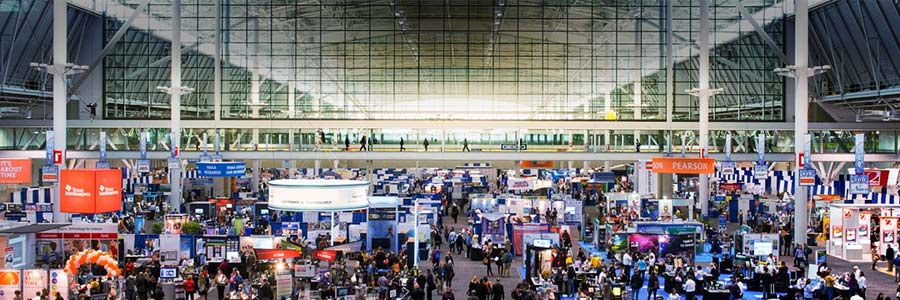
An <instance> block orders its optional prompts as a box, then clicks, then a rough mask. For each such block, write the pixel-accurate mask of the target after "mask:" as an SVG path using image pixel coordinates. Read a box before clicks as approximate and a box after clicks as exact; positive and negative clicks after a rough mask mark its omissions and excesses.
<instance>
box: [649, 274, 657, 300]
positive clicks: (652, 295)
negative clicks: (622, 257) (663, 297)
mask: <svg viewBox="0 0 900 300" xmlns="http://www.w3.org/2000/svg"><path fill="white" fill-rule="evenodd" d="M657 290H659V276H657V275H656V271H653V272H650V278H649V279H647V300H653V299H656V291H657Z"/></svg>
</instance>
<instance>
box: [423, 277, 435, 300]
mask: <svg viewBox="0 0 900 300" xmlns="http://www.w3.org/2000/svg"><path fill="white" fill-rule="evenodd" d="M425 273H426V275H425V296H426V298H428V300H431V299H432V298H431V295H432V294H434V290H435V289H437V284H435V279H434V274H432V273H431V270H425Z"/></svg>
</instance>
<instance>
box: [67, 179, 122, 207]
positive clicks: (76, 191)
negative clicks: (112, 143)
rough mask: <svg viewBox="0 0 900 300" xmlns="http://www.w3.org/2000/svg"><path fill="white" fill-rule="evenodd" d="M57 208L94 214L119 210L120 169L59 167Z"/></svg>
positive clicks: (120, 194)
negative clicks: (71, 168) (60, 168)
mask: <svg viewBox="0 0 900 300" xmlns="http://www.w3.org/2000/svg"><path fill="white" fill-rule="evenodd" d="M59 177H60V183H59V186H60V187H61V189H62V191H60V200H59V209H60V211H62V212H67V213H85V214H95V213H104V212H112V211H119V210H121V209H122V170H119V169H77V170H61V171H60V176H59Z"/></svg>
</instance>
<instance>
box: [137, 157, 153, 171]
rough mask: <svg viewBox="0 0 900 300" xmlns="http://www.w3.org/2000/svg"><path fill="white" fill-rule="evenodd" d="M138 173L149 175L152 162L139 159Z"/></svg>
mask: <svg viewBox="0 0 900 300" xmlns="http://www.w3.org/2000/svg"><path fill="white" fill-rule="evenodd" d="M137 172H138V173H149V172H150V160H149V159H139V160H138V161H137Z"/></svg>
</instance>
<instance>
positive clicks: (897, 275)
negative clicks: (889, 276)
mask: <svg viewBox="0 0 900 300" xmlns="http://www.w3.org/2000/svg"><path fill="white" fill-rule="evenodd" d="M891 263H892V264H894V282H898V281H900V256H894V260H893V261H892V262H891Z"/></svg>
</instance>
